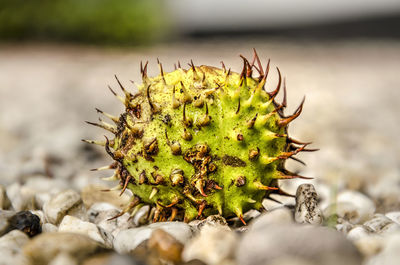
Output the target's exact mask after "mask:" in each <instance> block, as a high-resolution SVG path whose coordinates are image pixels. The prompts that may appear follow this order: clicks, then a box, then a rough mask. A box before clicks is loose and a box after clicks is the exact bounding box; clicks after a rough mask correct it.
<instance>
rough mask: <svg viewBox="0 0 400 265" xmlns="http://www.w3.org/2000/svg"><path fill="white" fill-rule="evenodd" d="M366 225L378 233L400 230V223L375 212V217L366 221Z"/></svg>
mask: <svg viewBox="0 0 400 265" xmlns="http://www.w3.org/2000/svg"><path fill="white" fill-rule="evenodd" d="M364 225H365V226H367V227H369V228H370V229H371V230H372V231H374V232H375V233H378V234H386V233H392V232H400V225H398V224H397V223H395V222H393V221H392V220H391V219H389V218H388V217H386V216H384V215H383V214H375V215H374V217H373V218H372V219H370V220H368V221H367V222H365V223H364Z"/></svg>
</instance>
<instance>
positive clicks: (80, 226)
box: [58, 215, 113, 248]
mask: <svg viewBox="0 0 400 265" xmlns="http://www.w3.org/2000/svg"><path fill="white" fill-rule="evenodd" d="M58 231H59V232H72V233H78V234H83V235H87V236H89V237H90V238H92V239H93V240H95V241H97V242H99V243H100V244H102V245H103V246H105V247H107V248H112V240H113V236H112V235H111V234H109V233H107V232H105V231H104V230H103V229H101V228H99V227H98V226H96V225H95V224H93V223H89V222H85V221H82V220H80V219H78V218H76V217H73V216H69V215H66V216H65V217H64V218H63V220H62V221H61V223H60V226H59V227H58Z"/></svg>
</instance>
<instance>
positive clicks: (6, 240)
mask: <svg viewBox="0 0 400 265" xmlns="http://www.w3.org/2000/svg"><path fill="white" fill-rule="evenodd" d="M28 242H29V237H28V236H27V235H26V234H25V233H23V232H21V231H19V230H13V231H11V232H9V233H7V234H6V235H4V236H2V237H1V238H0V257H1V259H0V265H11V264H12V265H29V264H30V263H29V260H28V259H27V258H26V257H25V256H24V254H23V253H22V248H23V247H24V245H26V244H27V243H28Z"/></svg>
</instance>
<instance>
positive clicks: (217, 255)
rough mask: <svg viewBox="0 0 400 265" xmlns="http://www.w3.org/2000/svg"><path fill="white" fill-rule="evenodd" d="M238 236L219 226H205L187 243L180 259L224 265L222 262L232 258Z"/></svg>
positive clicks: (211, 264)
mask: <svg viewBox="0 0 400 265" xmlns="http://www.w3.org/2000/svg"><path fill="white" fill-rule="evenodd" d="M237 242H238V236H237V235H236V234H235V233H234V232H232V231H227V230H226V229H225V227H224V226H221V225H205V226H204V227H203V228H202V229H201V230H200V233H199V234H198V235H197V236H196V237H194V238H193V239H192V240H190V241H189V243H187V245H186V246H185V248H184V250H183V253H182V259H183V261H186V262H188V261H190V260H193V259H199V260H201V261H203V262H205V263H207V264H210V265H214V264H224V263H223V261H224V260H229V259H231V258H233V254H234V250H235V248H236V245H237Z"/></svg>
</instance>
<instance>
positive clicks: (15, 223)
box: [7, 211, 42, 237]
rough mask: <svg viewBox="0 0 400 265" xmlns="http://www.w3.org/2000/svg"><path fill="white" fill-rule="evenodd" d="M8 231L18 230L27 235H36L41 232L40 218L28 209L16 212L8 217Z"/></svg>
mask: <svg viewBox="0 0 400 265" xmlns="http://www.w3.org/2000/svg"><path fill="white" fill-rule="evenodd" d="M8 224H9V225H8V228H7V230H8V231H12V230H15V229H17V230H20V231H22V232H24V233H25V234H27V235H28V236H29V237H33V236H36V235H37V234H40V233H41V232H42V227H41V224H40V218H39V217H38V216H37V215H35V214H32V213H31V212H29V211H21V212H17V213H16V214H15V215H13V216H11V217H10V218H9V219H8Z"/></svg>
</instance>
